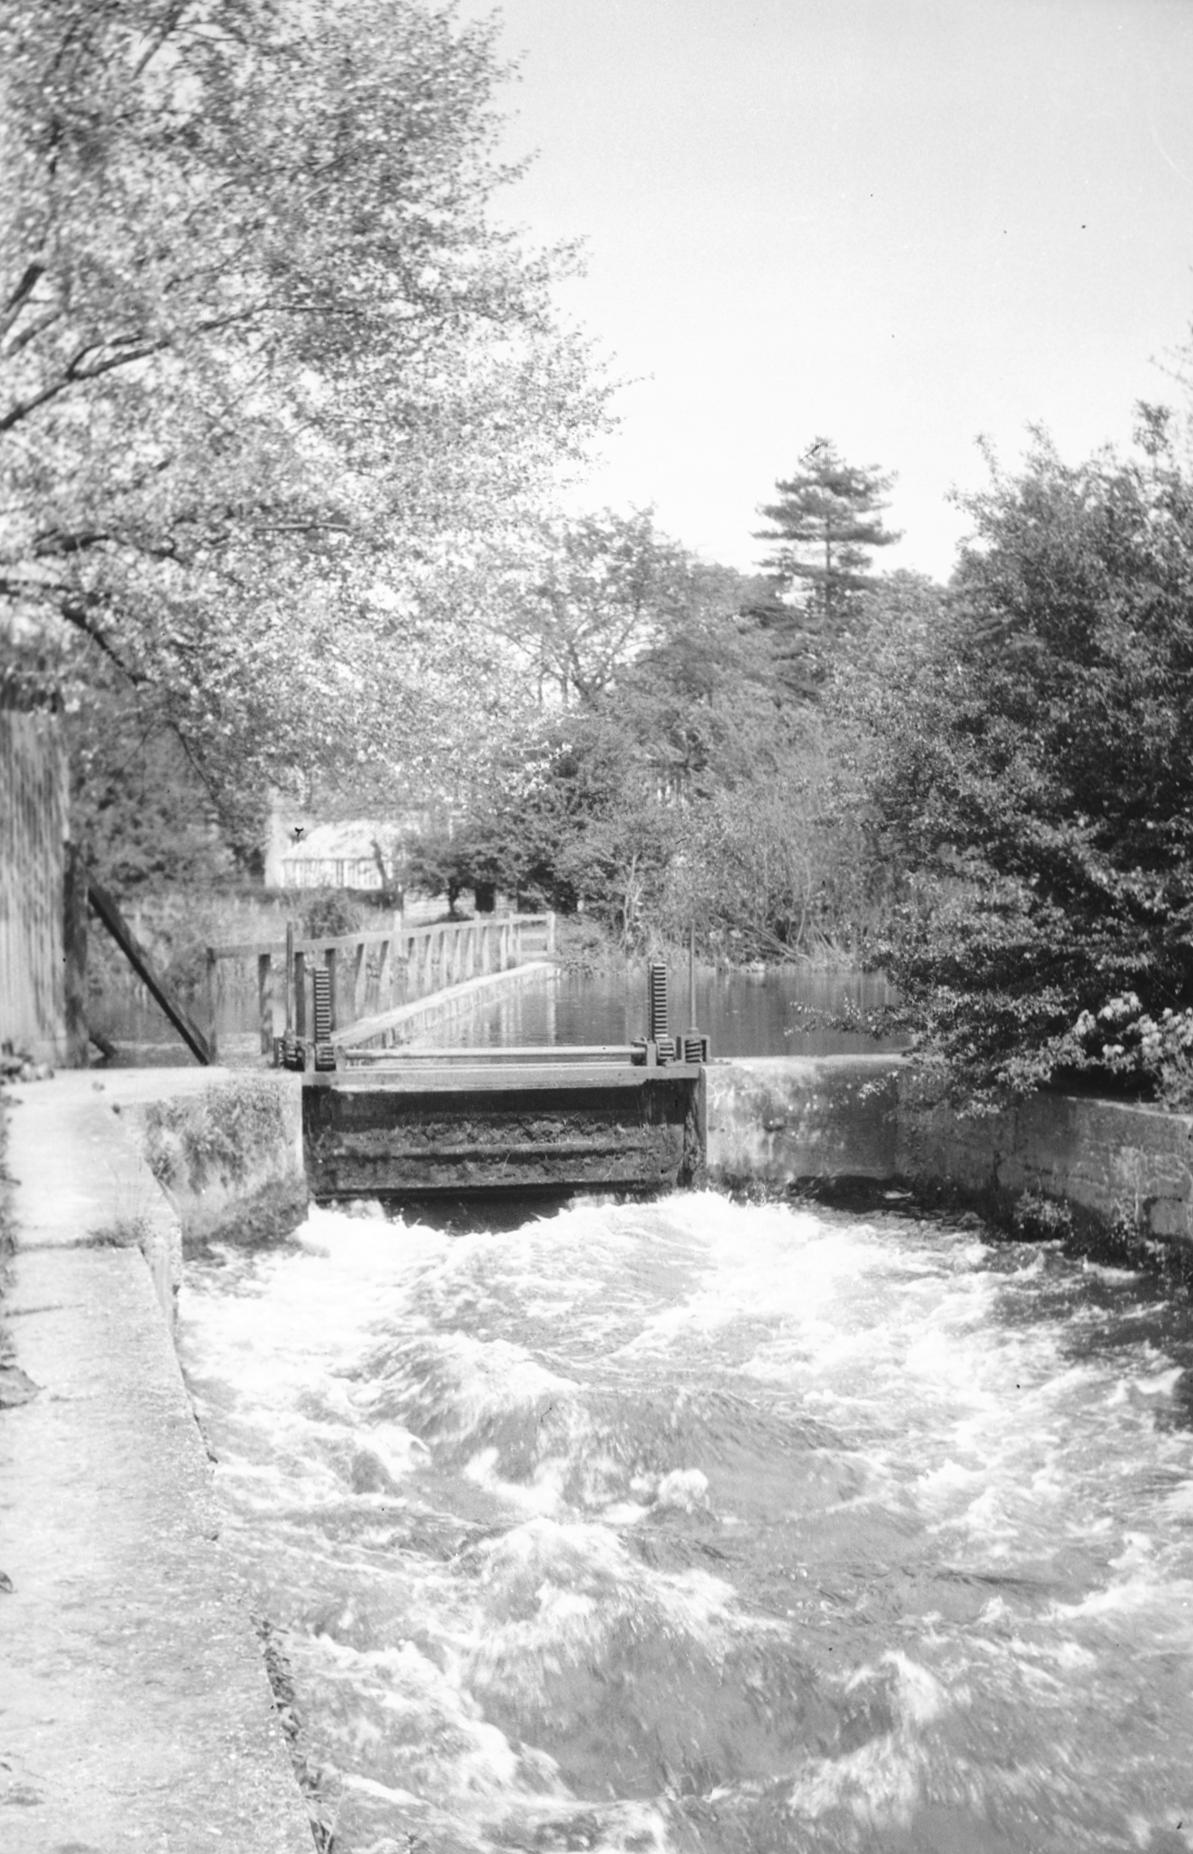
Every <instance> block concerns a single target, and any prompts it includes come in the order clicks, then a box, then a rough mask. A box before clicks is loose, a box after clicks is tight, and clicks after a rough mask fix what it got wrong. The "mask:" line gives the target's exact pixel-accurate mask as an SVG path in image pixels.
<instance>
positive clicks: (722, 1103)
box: [708, 1056, 902, 1186]
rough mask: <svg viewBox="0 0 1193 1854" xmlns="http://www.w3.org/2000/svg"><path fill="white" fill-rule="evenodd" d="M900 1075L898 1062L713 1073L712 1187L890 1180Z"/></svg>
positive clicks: (805, 1060)
mask: <svg viewBox="0 0 1193 1854" xmlns="http://www.w3.org/2000/svg"><path fill="white" fill-rule="evenodd" d="M901 1068H902V1063H901V1061H900V1059H899V1058H898V1057H894V1056H773V1057H748V1058H742V1057H733V1058H730V1059H728V1060H723V1061H718V1062H712V1063H710V1064H709V1069H708V1171H709V1178H710V1180H711V1181H712V1182H713V1183H720V1184H727V1185H737V1184H744V1183H747V1182H752V1181H757V1182H760V1183H764V1184H771V1185H780V1186H782V1185H789V1184H795V1183H798V1182H800V1181H801V1180H811V1179H817V1178H819V1179H827V1178H842V1177H850V1178H893V1177H894V1176H895V1174H896V1172H897V1170H898V1076H899V1072H900V1070H901Z"/></svg>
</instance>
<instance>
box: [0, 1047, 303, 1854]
mask: <svg viewBox="0 0 1193 1854" xmlns="http://www.w3.org/2000/svg"><path fill="white" fill-rule="evenodd" d="M209 1084H210V1072H209V1071H208V1072H204V1071H199V1070H195V1071H191V1070H176V1071H153V1072H144V1071H142V1072H140V1073H136V1072H129V1073H128V1074H126V1075H121V1074H119V1073H116V1074H113V1075H112V1076H111V1077H108V1078H105V1080H104V1082H103V1084H102V1087H100V1088H96V1085H95V1081H94V1080H93V1078H91V1077H89V1076H86V1075H78V1074H74V1075H64V1076H61V1077H58V1078H56V1079H55V1080H53V1081H48V1082H42V1083H37V1084H32V1085H29V1086H28V1087H26V1088H24V1089H23V1090H21V1098H20V1100H19V1103H14V1105H13V1109H12V1112H11V1115H10V1116H9V1160H8V1162H9V1169H10V1171H11V1173H12V1175H13V1178H14V1180H15V1190H14V1212H15V1221H16V1225H17V1244H18V1247H17V1253H16V1256H15V1258H14V1260H13V1263H12V1265H11V1270H10V1275H11V1287H10V1291H9V1294H8V1296H7V1299H6V1303H5V1313H6V1316H7V1320H8V1326H9V1331H10V1334H11V1336H12V1339H13V1343H14V1346H15V1349H16V1359H17V1363H18V1364H19V1365H20V1366H21V1367H22V1369H23V1370H24V1371H25V1372H26V1373H28V1375H29V1377H31V1378H32V1379H33V1380H34V1382H35V1383H36V1384H37V1385H38V1387H39V1389H38V1392H37V1394H36V1395H35V1396H34V1397H33V1398H32V1399H31V1400H30V1401H29V1402H28V1403H25V1404H22V1405H19V1406H17V1407H15V1408H11V1409H8V1410H5V1411H2V1412H0V1569H3V1570H4V1571H5V1572H6V1573H7V1574H8V1576H9V1578H11V1580H12V1586H13V1588H12V1590H11V1592H8V1593H5V1594H0V1640H2V1642H3V1651H2V1656H3V1667H4V1673H3V1678H2V1680H0V1847H2V1848H3V1849H4V1850H5V1854H62V1850H63V1849H64V1848H67V1847H69V1848H71V1849H72V1850H74V1849H77V1850H79V1851H80V1854H84V1851H86V1854H117V1850H120V1851H121V1854H123V1851H124V1850H126V1849H135V1848H144V1849H146V1850H148V1849H153V1850H154V1854H191V1851H192V1850H196V1849H200V1848H207V1847H224V1848H227V1849H230V1850H231V1849H234V1850H236V1854H310V1850H311V1847H312V1836H311V1830H310V1825H309V1822H308V1819H307V1813H306V1809H305V1807H304V1805H303V1802H302V1799H301V1796H300V1794H299V1790H298V1786H297V1784H296V1782H295V1780H294V1777H293V1773H292V1771H291V1767H290V1763H289V1757H288V1753H287V1750H286V1746H285V1742H284V1739H283V1736H282V1732H281V1728H280V1725H279V1723H278V1720H277V1717H276V1714H275V1712H274V1708H273V1700H272V1694H271V1692H270V1687H269V1682H268V1678H267V1675H266V1672H265V1667H264V1663H263V1660H262V1656H261V1653H260V1650H259V1647H258V1644H257V1641H256V1639H255V1636H254V1632H253V1627H252V1621H251V1617H250V1614H249V1610H248V1606H247V1593H246V1592H245V1591H244V1589H243V1588H242V1586H241V1583H240V1580H239V1578H238V1576H237V1574H236V1572H235V1570H234V1568H233V1567H232V1565H231V1564H230V1563H229V1561H228V1560H227V1558H226V1557H225V1555H224V1552H223V1550H222V1549H221V1547H220V1544H219V1542H218V1539H217V1537H216V1526H215V1518H214V1509H213V1506H212V1502H211V1492H210V1467H209V1463H208V1461H207V1458H206V1454H205V1452H204V1449H203V1444H202V1441H201V1439H200V1436H199V1431H198V1428H197V1427H196V1424H195V1421H194V1417H193V1414H192V1412H191V1407H190V1403H189V1399H188V1397H187V1394H186V1390H185V1386H184V1385H183V1381H182V1377H181V1373H180V1371H179V1368H178V1363H177V1360H176V1358H175V1355H174V1349H173V1344H172V1341H171V1337H170V1325H169V1319H168V1314H169V1311H170V1309H171V1307H172V1293H170V1292H167V1294H166V1298H165V1302H164V1303H163V1302H162V1301H161V1300H160V1299H159V1298H158V1296H157V1294H156V1293H155V1283H154V1275H153V1273H151V1269H152V1268H153V1266H154V1255H153V1248H154V1243H153V1241H149V1242H148V1244H147V1258H146V1259H148V1260H149V1261H150V1268H147V1267H146V1265H145V1260H143V1259H142V1255H141V1254H140V1253H139V1252H138V1247H137V1246H136V1244H137V1243H138V1242H139V1241H140V1240H142V1237H143V1233H144V1231H145V1229H147V1228H148V1229H149V1230H150V1232H151V1234H153V1233H154V1232H156V1237H157V1238H158V1239H160V1241H161V1242H163V1243H164V1244H165V1245H166V1249H167V1250H168V1251H169V1257H170V1259H169V1266H168V1267H167V1268H166V1270H165V1274H166V1278H167V1280H168V1279H169V1277H170V1274H171V1271H172V1270H173V1268H174V1267H175V1266H176V1261H175V1258H176V1256H177V1250H178V1218H177V1215H176V1214H175V1213H174V1212H173V1211H172V1210H171V1209H170V1207H169V1206H168V1205H167V1204H166V1202H165V1200H164V1199H163V1198H162V1195H161V1192H160V1191H159V1189H158V1187H157V1185H156V1184H155V1182H154V1180H153V1178H152V1176H151V1175H150V1173H149V1172H148V1171H147V1169H146V1168H145V1166H144V1165H143V1163H141V1162H140V1160H139V1159H138V1157H137V1154H136V1149H135V1145H134V1143H133V1142H132V1141H131V1140H130V1139H129V1138H128V1136H127V1134H126V1132H125V1130H124V1120H125V1114H126V1111H127V1110H128V1109H129V1108H131V1107H132V1106H133V1105H134V1104H135V1103H136V1102H137V1100H138V1099H144V1098H146V1097H147V1096H149V1095H151V1094H160V1093H162V1092H164V1091H168V1090H170V1089H172V1088H178V1089H181V1090H187V1089H191V1090H193V1089H194V1088H195V1087H197V1086H205V1085H209ZM113 1107H116V1108H119V1109H120V1112H119V1113H118V1114H116V1113H113V1111H112V1109H113ZM97 1242H98V1245H99V1246H96V1244H97ZM130 1244H131V1246H129V1245H130ZM160 1259H161V1258H160V1257H159V1260H160ZM157 1272H158V1273H159V1274H160V1273H161V1272H162V1271H161V1270H160V1269H159V1270H158V1271H157ZM164 1313H165V1314H166V1315H167V1317H163V1314H164Z"/></svg>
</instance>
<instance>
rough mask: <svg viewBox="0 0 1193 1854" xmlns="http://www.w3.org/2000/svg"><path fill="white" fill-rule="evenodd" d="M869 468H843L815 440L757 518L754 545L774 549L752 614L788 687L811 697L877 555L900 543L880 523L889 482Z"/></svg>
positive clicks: (826, 443) (830, 448)
mask: <svg viewBox="0 0 1193 1854" xmlns="http://www.w3.org/2000/svg"><path fill="white" fill-rule="evenodd" d="M893 481H894V478H893V476H884V475H883V474H882V473H881V472H880V471H879V470H877V469H876V468H873V467H868V468H861V467H859V466H857V465H855V464H849V463H846V462H845V461H844V459H843V458H842V457H841V456H840V454H839V453H838V451H837V448H836V446H835V445H834V444H833V443H832V441H831V440H830V439H828V438H814V439H813V441H812V443H811V444H810V445H809V446H808V448H807V449H806V450H805V451H804V452H803V454H802V456H801V457H800V459H799V463H798V465H797V467H796V471H795V474H794V475H793V476H791V477H788V478H787V479H785V480H781V481H779V482H777V483H776V484H775V488H776V490H777V491H778V500H777V501H775V502H771V503H766V504H764V505H763V506H762V507H761V508H760V509H759V511H758V512H759V514H760V515H763V516H765V517H766V520H767V521H768V522H769V523H770V526H769V527H766V528H761V529H758V530H757V531H756V533H755V539H756V540H762V541H773V542H775V543H776V546H775V550H774V552H773V553H772V554H771V555H770V556H769V558H768V559H767V560H766V561H765V562H764V563H763V571H764V572H765V573H766V574H767V575H768V578H769V582H770V596H769V598H767V599H764V600H763V601H761V602H760V603H759V604H758V606H757V608H756V615H757V617H758V619H759V621H760V622H761V623H762V624H763V625H764V626H765V627H766V628H768V629H771V630H773V631H774V632H775V633H776V635H777V638H778V640H779V644H780V650H781V654H782V656H783V658H784V659H785V669H786V674H787V677H788V680H789V682H790V683H791V684H792V686H793V687H794V688H795V689H796V691H797V692H798V693H800V694H811V693H812V692H813V691H814V690H815V689H816V688H817V687H818V686H819V684H820V683H821V682H822V681H823V678H824V675H825V674H826V672H827V668H828V663H829V660H830V656H831V652H832V648H833V645H834V642H835V640H836V639H837V638H839V637H840V636H841V635H842V634H843V633H845V632H846V631H848V629H849V626H850V623H851V621H852V619H853V618H854V616H855V614H856V611H857V605H858V594H859V593H860V592H861V591H862V590H863V589H864V588H865V587H866V586H868V585H869V584H870V583H871V575H870V560H871V555H872V554H873V552H874V550H875V549H876V548H880V547H889V546H890V545H891V544H892V542H894V541H897V540H898V539H899V536H898V534H896V533H892V531H891V530H890V529H888V528H887V527H886V526H885V524H884V523H883V520H882V513H883V510H884V509H885V508H886V506H887V504H886V501H885V500H884V498H885V495H886V492H887V490H888V489H889V488H890V486H891V484H892V483H893Z"/></svg>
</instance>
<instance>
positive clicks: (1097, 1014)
mask: <svg viewBox="0 0 1193 1854" xmlns="http://www.w3.org/2000/svg"><path fill="white" fill-rule="evenodd" d="M1065 1044H1067V1045H1068V1047H1067V1048H1066V1047H1065ZM1057 1053H1058V1055H1059V1056H1060V1057H1061V1059H1062V1061H1063V1062H1064V1063H1065V1065H1066V1066H1068V1067H1072V1068H1075V1069H1089V1068H1093V1069H1098V1070H1101V1071H1103V1072H1104V1073H1106V1074H1108V1075H1117V1076H1125V1077H1128V1078H1136V1079H1138V1081H1139V1082H1140V1083H1141V1084H1143V1086H1144V1088H1145V1091H1146V1092H1147V1093H1149V1094H1154V1095H1155V1096H1156V1098H1157V1099H1159V1100H1161V1101H1163V1102H1164V1104H1165V1105H1166V1106H1170V1107H1188V1106H1193V1010H1180V1011H1178V1010H1173V1009H1172V1008H1171V1007H1170V1006H1169V1007H1166V1008H1165V1009H1164V1010H1162V1011H1160V1012H1159V1013H1158V1014H1157V1015H1154V1016H1153V1015H1152V1013H1151V1012H1150V1011H1147V1010H1145V1009H1144V1007H1143V1005H1142V1004H1141V1003H1140V1000H1139V996H1138V994H1137V993H1136V992H1133V991H1125V992H1120V993H1118V994H1117V995H1116V996H1115V997H1113V998H1108V999H1107V1000H1106V1002H1105V1004H1103V1005H1102V1007H1101V1008H1100V1009H1099V1010H1097V1011H1082V1012H1081V1013H1080V1015H1079V1016H1078V1018H1077V1020H1076V1022H1075V1023H1074V1025H1073V1028H1072V1031H1071V1033H1070V1036H1069V1037H1068V1038H1066V1039H1064V1042H1063V1043H1062V1045H1061V1046H1060V1047H1059V1048H1058V1051H1057Z"/></svg>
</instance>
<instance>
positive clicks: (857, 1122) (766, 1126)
mask: <svg viewBox="0 0 1193 1854" xmlns="http://www.w3.org/2000/svg"><path fill="white" fill-rule="evenodd" d="M708 1085H709V1095H708V1098H709V1131H708V1160H709V1173H710V1176H711V1178H712V1179H713V1181H714V1182H719V1183H722V1184H728V1185H736V1184H742V1183H748V1182H751V1181H757V1182H760V1183H763V1184H769V1185H772V1186H777V1187H779V1188H782V1187H784V1186H787V1185H793V1184H799V1183H801V1182H804V1183H810V1182H813V1181H815V1180H818V1179H819V1180H824V1179H831V1178H844V1177H852V1178H872V1179H889V1180H890V1181H891V1182H892V1183H901V1184H908V1185H911V1186H913V1187H915V1188H918V1189H921V1190H924V1189H930V1190H940V1189H942V1188H943V1189H946V1190H951V1191H954V1192H956V1193H958V1194H959V1195H960V1196H962V1197H964V1198H966V1199H968V1200H969V1201H971V1202H972V1203H974V1204H975V1205H978V1206H980V1207H981V1208H982V1209H983V1210H984V1211H985V1212H986V1213H987V1214H988V1215H993V1216H998V1217H1000V1218H1002V1219H1003V1220H1004V1221H1014V1220H1018V1221H1020V1222H1021V1223H1022V1224H1023V1226H1024V1227H1025V1228H1027V1229H1032V1228H1033V1227H1034V1228H1036V1229H1039V1230H1046V1229H1049V1228H1051V1229H1053V1230H1054V1231H1056V1232H1057V1233H1060V1232H1061V1231H1062V1230H1063V1229H1066V1228H1068V1229H1072V1230H1073V1232H1074V1233H1076V1234H1077V1235H1081V1234H1083V1233H1087V1234H1091V1235H1100V1236H1106V1235H1111V1236H1114V1237H1116V1238H1121V1239H1124V1240H1127V1241H1128V1242H1131V1241H1141V1242H1144V1243H1167V1244H1170V1245H1171V1244H1174V1243H1176V1244H1180V1245H1183V1246H1187V1247H1188V1248H1189V1249H1190V1252H1191V1255H1193V1115H1188V1114H1173V1113H1167V1112H1165V1111H1164V1110H1163V1109H1160V1108H1154V1107H1139V1106H1132V1105H1130V1104H1128V1103H1126V1102H1120V1101H1107V1100H1099V1099H1096V1098H1093V1097H1085V1096H1078V1095H1062V1094H1047V1093H1042V1094H1035V1095H1030V1096H1029V1097H1028V1098H1027V1099H1025V1100H1023V1101H1021V1102H1020V1103H1019V1104H1018V1105H1017V1106H1015V1107H1013V1108H1010V1109H1008V1110H1007V1111H1006V1112H1004V1113H1001V1114H995V1115H982V1116H977V1117H974V1118H969V1117H965V1116H962V1115H960V1114H958V1113H957V1112H955V1111H954V1110H953V1109H951V1108H949V1107H947V1106H944V1105H943V1104H941V1103H940V1102H939V1101H934V1100H932V1099H931V1098H929V1097H926V1096H925V1094H924V1092H923V1085H922V1083H921V1082H920V1080H919V1079H918V1078H917V1076H916V1074H915V1072H914V1070H912V1069H911V1068H910V1066H909V1065H908V1064H907V1062H906V1061H905V1060H904V1059H903V1058H902V1057H899V1056H818V1057H799V1056H790V1057H782V1056H780V1057H774V1058H766V1059H757V1060H753V1059H751V1060H730V1061H723V1062H714V1063H713V1064H711V1066H710V1069H709V1077H708ZM1049 1206H1051V1207H1052V1208H1053V1210H1054V1211H1056V1212H1058V1213H1059V1214H1058V1215H1053V1216H1051V1217H1050V1215H1049V1214H1048V1208H1047V1207H1049ZM1033 1207H1034V1208H1033ZM1040 1207H1043V1208H1044V1214H1043V1215H1040V1214H1038V1212H1039V1209H1040Z"/></svg>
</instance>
